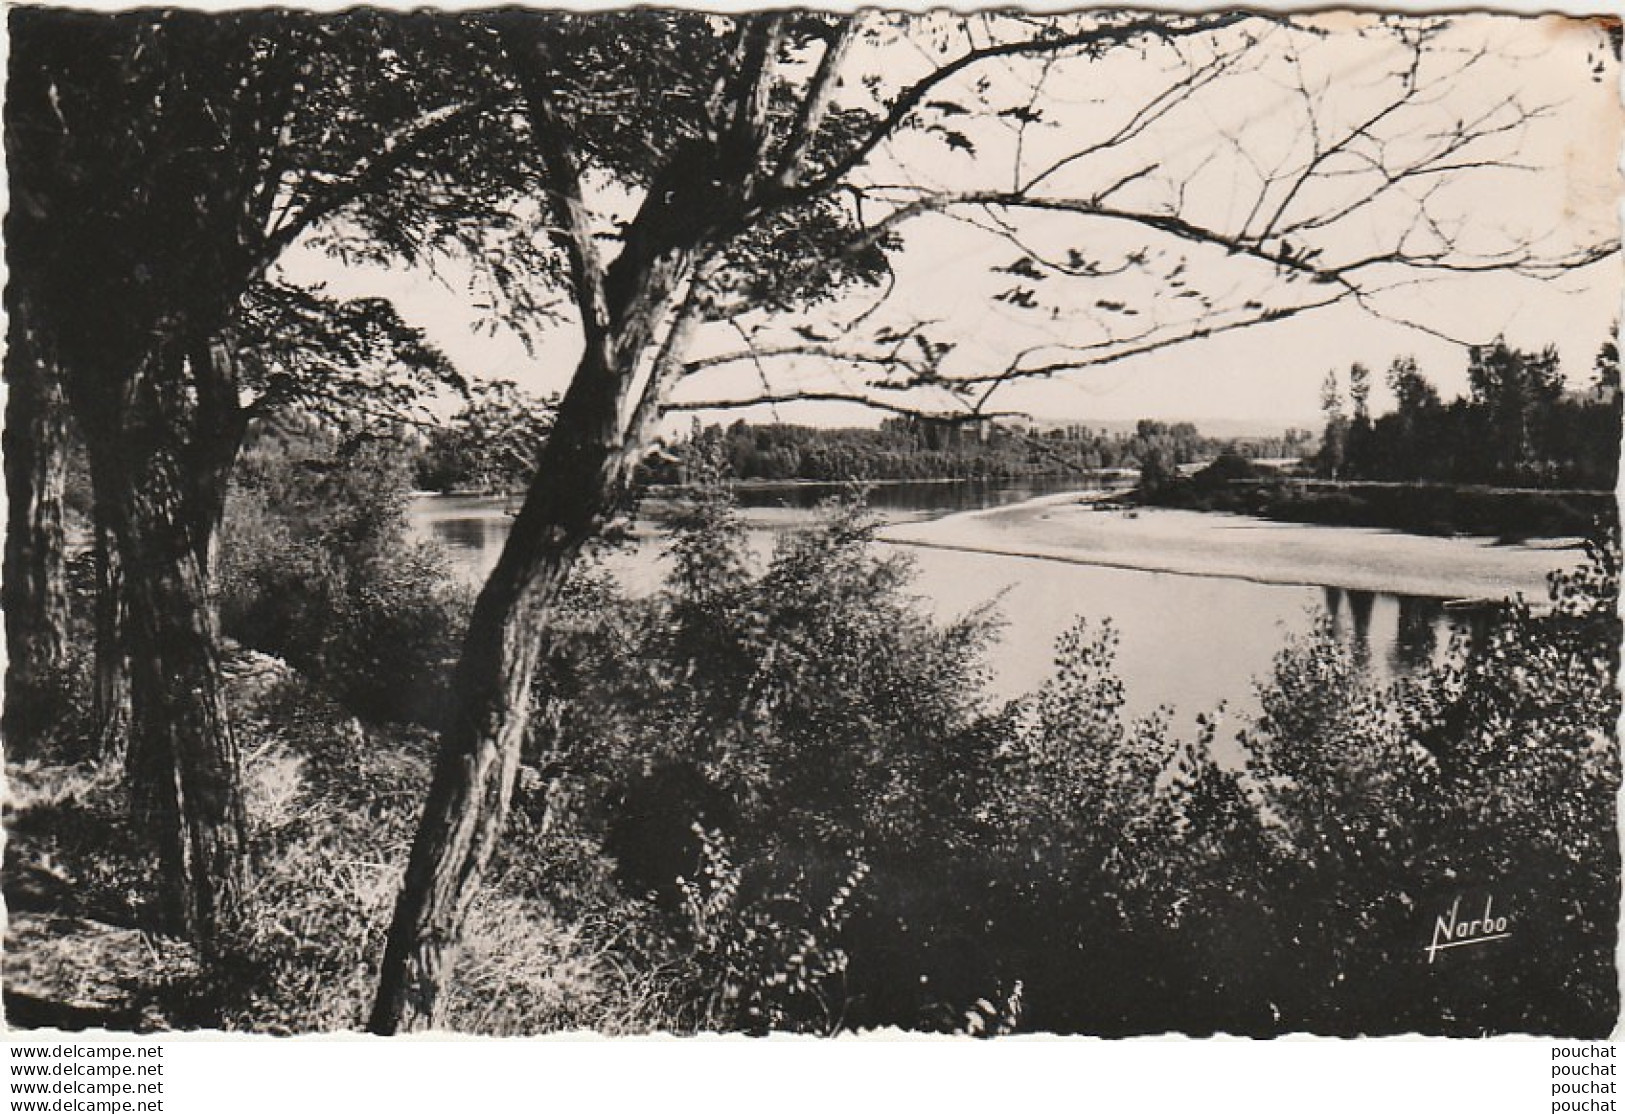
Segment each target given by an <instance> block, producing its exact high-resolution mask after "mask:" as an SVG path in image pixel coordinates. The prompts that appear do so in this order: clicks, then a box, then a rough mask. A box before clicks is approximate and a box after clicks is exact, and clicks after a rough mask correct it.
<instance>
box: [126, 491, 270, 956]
mask: <svg viewBox="0 0 1625 1114" xmlns="http://www.w3.org/2000/svg"><path fill="white" fill-rule="evenodd" d="M123 495H124V498H123V499H122V500H121V507H120V519H121V521H120V524H119V525H120V531H119V532H120V538H121V542H122V545H121V550H122V554H121V556H122V558H123V560H124V561H125V563H126V564H127V565H129V566H130V567H137V568H142V569H145V570H146V574H145V575H143V576H138V577H131V578H130V579H129V581H128V583H127V589H128V591H127V606H128V620H129V621H128V624H127V626H126V629H125V639H126V643H125V644H126V645H127V646H128V649H129V653H130V696H131V705H130V710H131V725H130V745H129V753H128V757H127V759H126V761H127V770H128V774H129V778H130V782H131V789H132V797H133V799H134V801H135V807H136V809H137V811H138V815H139V817H140V819H142V820H143V821H145V826H147V827H149V830H151V831H153V832H154V833H156V836H157V841H158V852H159V857H160V864H161V867H162V870H161V874H160V878H161V881H162V886H161V902H162V906H161V908H162V913H163V919H164V923H165V927H166V928H168V929H169V930H170V931H172V932H176V933H179V934H183V935H185V936H188V937H190V938H191V939H193V940H195V941H197V942H198V943H199V944H200V945H201V946H202V947H203V948H204V950H205V951H206V952H207V951H209V950H210V949H211V948H212V945H213V943H214V940H215V936H216V933H217V930H218V929H219V927H220V926H221V924H222V923H223V922H224V921H225V919H226V918H228V917H229V916H230V914H231V912H232V911H233V909H234V908H235V905H236V903H237V900H238V899H239V897H240V896H241V894H242V889H243V879H244V876H245V872H246V863H245V854H246V837H245V818H244V812H243V802H242V795H241V788H240V787H241V772H240V760H239V757H238V752H237V743H236V738H235V736H234V735H233V733H232V730H231V722H230V717H229V715H228V713H227V709H226V705H225V700H224V689H223V684H222V678H221V673H220V661H219V652H218V649H217V644H218V643H217V634H216V629H215V617H214V613H213V610H212V607H211V604H210V601H209V593H208V584H207V574H206V569H205V567H204V565H203V563H202V562H201V561H199V559H198V555H197V554H196V552H195V551H194V550H193V549H192V547H191V546H190V545H189V544H188V542H189V540H190V536H189V532H188V529H187V527H186V525H185V524H184V522H183V521H182V515H181V513H180V512H179V510H178V508H177V507H176V506H175V505H174V504H173V503H171V502H170V501H169V500H166V499H164V498H162V496H161V495H160V496H159V497H157V498H154V497H152V495H151V493H149V492H143V491H139V490H136V491H126V492H124V493H123Z"/></svg>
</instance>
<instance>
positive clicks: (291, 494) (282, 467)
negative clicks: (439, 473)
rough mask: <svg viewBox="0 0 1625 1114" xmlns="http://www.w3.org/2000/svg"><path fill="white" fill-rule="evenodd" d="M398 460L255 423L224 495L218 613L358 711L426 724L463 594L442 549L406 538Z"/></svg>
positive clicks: (238, 632) (248, 639)
mask: <svg viewBox="0 0 1625 1114" xmlns="http://www.w3.org/2000/svg"><path fill="white" fill-rule="evenodd" d="M406 500H407V482H406V470H405V466H404V464H403V463H401V459H400V455H399V454H398V453H396V452H394V451H393V450H392V448H391V447H390V446H388V445H372V446H368V447H364V448H362V449H360V450H359V451H356V452H353V453H350V454H340V453H338V452H337V451H336V449H335V447H334V446H333V445H332V444H331V443H330V442H329V441H328V440H327V439H326V438H324V437H323V436H321V435H320V434H319V433H314V432H305V433H301V434H297V435H292V436H289V435H277V434H276V433H274V432H273V433H268V434H262V436H261V437H260V439H259V440H258V441H257V442H256V443H255V444H253V445H251V446H250V448H249V449H248V450H247V451H246V452H245V455H244V460H243V462H242V465H241V467H240V468H239V470H238V477H237V481H236V483H235V484H234V486H233V489H232V491H231V493H230V496H229V497H228V500H227V505H226V517H225V523H224V526H223V529H222V531H221V542H220V556H219V561H218V566H217V571H216V582H217V593H218V599H219V606H220V615H221V623H222V626H223V627H224V629H225V631H226V633H227V634H229V635H231V636H232V637H234V638H236V639H238V640H239V641H241V642H242V643H244V644H245V645H248V646H252V647H254V648H256V649H260V650H264V651H266V652H268V653H271V654H275V655H277V656H279V657H282V658H284V659H285V660H287V661H288V662H290V663H291V664H293V665H295V666H296V667H297V668H299V669H301V670H303V671H305V672H307V673H308V674H310V675H311V676H312V677H314V678H316V679H318V680H319V681H321V683H323V684H324V685H325V686H326V687H327V688H328V689H329V691H331V692H333V693H334V694H335V695H337V696H338V697H339V698H340V699H342V700H343V701H344V702H345V703H347V704H348V705H350V706H351V707H352V708H354V709H355V710H356V711H357V712H358V713H360V714H362V715H365V716H367V717H368V718H370V719H374V720H379V721H400V722H416V723H424V724H432V723H435V722H437V718H438V715H439V711H440V708H441V706H442V701H443V698H444V691H443V687H444V678H445V675H446V671H447V668H448V666H449V664H450V662H451V661H452V660H453V659H454V657H455V654H456V652H457V646H458V640H459V638H460V635H461V632H462V629H463V627H464V625H465V624H466V615H467V610H468V606H469V601H468V596H467V592H466V590H465V589H463V588H462V587H461V586H459V585H458V584H457V583H456V582H455V581H453V579H452V578H451V576H450V575H449V573H448V571H447V568H446V565H445V562H444V559H443V556H442V555H441V553H440V552H439V551H438V550H437V549H435V548H434V547H432V546H430V545H427V544H413V543H411V542H410V541H409V540H408V538H407V526H406Z"/></svg>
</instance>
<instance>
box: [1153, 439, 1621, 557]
mask: <svg viewBox="0 0 1625 1114" xmlns="http://www.w3.org/2000/svg"><path fill="white" fill-rule="evenodd" d="M1121 502H1122V504H1123V505H1125V506H1137V507H1158V508H1163V509H1169V510H1186V511H1205V512H1214V511H1218V512H1228V513H1231V514H1240V515H1249V516H1252V517H1256V518H1267V519H1272V520H1275V521H1279V522H1299V523H1305V524H1309V525H1315V526H1366V527H1374V528H1376V529H1381V530H1395V531H1399V532H1402V533H1405V534H1428V535H1437V536H1441V537H1451V536H1454V535H1458V534H1471V535H1478V536H1481V537H1488V538H1494V539H1497V540H1498V541H1501V542H1523V541H1528V540H1530V539H1534V538H1568V537H1575V536H1580V535H1584V534H1586V533H1587V532H1588V531H1589V530H1591V529H1592V524H1593V523H1594V522H1595V521H1596V520H1598V519H1600V518H1607V517H1609V516H1612V515H1615V514H1617V511H1616V508H1615V504H1614V496H1613V493H1612V492H1611V491H1590V490H1580V489H1572V488H1571V489H1554V488H1519V487H1492V486H1487V485H1483V484H1447V483H1415V482H1406V483H1397V482H1389V481H1376V480H1320V479H1305V478H1298V477H1276V476H1269V475H1266V474H1264V473H1262V472H1260V471H1259V470H1258V469H1257V468H1255V467H1253V466H1252V465H1250V464H1249V463H1247V462H1246V461H1242V460H1240V459H1239V458H1234V457H1232V458H1228V459H1227V458H1224V457H1221V458H1220V459H1219V460H1218V461H1215V462H1214V463H1213V464H1212V465H1209V466H1208V467H1207V468H1205V469H1203V470H1202V471H1201V472H1198V473H1197V474H1196V475H1194V476H1190V477H1177V478H1173V479H1171V480H1168V481H1165V482H1163V483H1161V484H1158V485H1157V486H1156V487H1155V489H1153V490H1150V491H1147V490H1145V489H1144V488H1143V487H1142V488H1141V489H1139V490H1136V491H1134V492H1132V493H1129V494H1127V495H1124V496H1123V497H1122V499H1121Z"/></svg>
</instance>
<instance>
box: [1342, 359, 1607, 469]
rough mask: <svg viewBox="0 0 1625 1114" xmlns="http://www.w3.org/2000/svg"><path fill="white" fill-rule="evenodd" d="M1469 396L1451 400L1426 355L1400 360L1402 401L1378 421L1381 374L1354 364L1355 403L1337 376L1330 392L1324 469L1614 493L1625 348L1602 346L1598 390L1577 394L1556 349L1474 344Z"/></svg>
mask: <svg viewBox="0 0 1625 1114" xmlns="http://www.w3.org/2000/svg"><path fill="white" fill-rule="evenodd" d="M1467 380H1468V385H1469V387H1468V390H1469V393H1468V394H1467V396H1466V397H1463V398H1456V399H1452V400H1451V401H1450V402H1448V403H1446V402H1444V401H1443V400H1442V399H1441V398H1440V397H1439V392H1438V390H1437V389H1436V388H1435V387H1434V386H1433V384H1431V383H1429V382H1428V380H1427V378H1426V377H1425V376H1424V375H1423V373H1422V371H1421V369H1420V368H1418V367H1417V364H1416V361H1415V360H1414V359H1409V358H1400V359H1396V360H1395V361H1394V362H1393V363H1392V364H1391V365H1390V366H1389V368H1388V373H1387V382H1388V386H1389V388H1390V389H1391V390H1392V391H1393V393H1394V398H1395V402H1396V405H1395V407H1394V409H1393V410H1392V411H1391V412H1389V413H1386V414H1382V415H1380V416H1378V417H1375V418H1373V417H1372V415H1371V411H1370V395H1371V372H1370V370H1369V369H1368V368H1366V367H1364V366H1363V365H1361V364H1355V365H1353V366H1352V367H1351V368H1350V369H1349V373H1348V405H1347V406H1346V405H1345V402H1344V398H1343V392H1342V391H1341V390H1340V388H1339V385H1338V382H1337V376H1336V373H1335V372H1332V373H1328V375H1327V379H1326V383H1325V386H1324V388H1323V391H1322V406H1323V409H1324V411H1325V413H1326V427H1325V432H1324V433H1323V434H1322V439H1321V449H1320V452H1319V455H1318V457H1317V461H1316V463H1317V466H1318V470H1319V472H1320V474H1321V475H1323V476H1327V477H1329V478H1338V479H1359V480H1400V481H1427V482H1434V483H1457V484H1493V485H1503V486H1511V487H1569V488H1585V489H1588V490H1592V491H1612V490H1613V489H1614V485H1615V482H1616V480H1617V478H1618V472H1619V437H1620V415H1621V403H1620V388H1619V352H1618V349H1617V347H1616V346H1615V344H1614V342H1612V341H1609V342H1607V343H1606V344H1604V346H1603V347H1602V349H1601V350H1600V351H1599V352H1598V354H1597V358H1596V363H1595V374H1594V378H1593V381H1592V383H1591V384H1590V386H1589V387H1588V388H1587V389H1585V390H1582V391H1570V390H1568V389H1567V386H1566V379H1565V377H1564V373H1563V370H1562V368H1561V366H1560V365H1559V362H1558V358H1557V351H1556V349H1554V348H1550V347H1548V348H1545V349H1543V350H1541V351H1540V352H1528V351H1524V350H1522V349H1517V348H1512V347H1510V346H1508V345H1507V344H1506V342H1505V341H1496V342H1495V343H1494V344H1491V345H1486V346H1483V347H1474V348H1472V349H1470V350H1469V352H1468V357H1467Z"/></svg>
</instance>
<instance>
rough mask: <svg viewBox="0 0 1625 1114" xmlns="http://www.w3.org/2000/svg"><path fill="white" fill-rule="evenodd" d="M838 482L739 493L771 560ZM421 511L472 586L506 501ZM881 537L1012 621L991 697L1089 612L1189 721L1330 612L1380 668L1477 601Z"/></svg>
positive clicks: (965, 606)
mask: <svg viewBox="0 0 1625 1114" xmlns="http://www.w3.org/2000/svg"><path fill="white" fill-rule="evenodd" d="M1079 486H1080V485H1079V481H1078V479H1077V478H1070V479H1063V480H1057V481H1053V482H1048V483H1046V482H1043V481H1039V482H1023V483H1006V484H997V483H992V484H947V483H940V484H931V483H927V484H897V485H880V486H876V487H875V488H873V489H871V491H870V492H869V496H868V498H869V504H870V506H871V507H872V508H874V509H875V510H876V511H877V512H879V514H880V516H881V517H882V518H883V519H884V520H885V521H887V522H888V523H906V522H919V521H924V520H930V519H934V518H939V517H941V516H944V515H948V514H953V513H955V512H960V511H969V510H978V509H982V508H988V507H997V506H1002V505H1007V504H1015V503H1020V502H1022V501H1025V500H1028V499H1031V498H1033V497H1034V496H1038V495H1043V494H1046V493H1048V492H1054V491H1057V490H1076V489H1077V488H1078V487H1079ZM831 493H832V489H831V488H829V487H825V486H822V485H785V486H775V487H771V488H751V489H746V490H743V491H741V492H740V502H741V504H742V506H743V511H744V515H745V518H746V521H747V523H748V524H749V526H750V530H751V538H752V543H753V548H754V549H755V551H756V552H757V553H758V554H759V555H761V556H762V557H763V558H765V557H766V555H767V554H768V553H769V552H770V551H771V547H772V543H773V538H774V537H775V536H776V535H778V534H779V533H781V532H782V531H784V530H787V529H793V528H795V527H797V526H800V525H804V524H806V523H807V522H808V521H809V520H810V519H811V517H812V515H813V514H814V513H815V512H814V510H813V509H812V508H813V507H814V506H815V505H816V503H817V502H818V501H819V500H820V499H822V498H827V497H828V496H829V495H830V494H831ZM664 506H665V505H664V504H662V501H661V500H660V499H658V498H656V499H653V500H651V501H648V502H646V504H645V510H646V511H647V512H648V513H646V514H645V515H643V516H640V518H639V520H638V524H637V527H636V529H635V531H634V533H635V541H634V542H633V544H632V545H631V546H630V547H628V548H626V549H624V550H622V551H620V552H617V553H614V554H612V555H611V556H610V557H609V558H608V559H607V563H608V565H609V566H610V568H612V569H613V570H614V572H615V573H616V575H617V576H618V577H619V578H620V580H621V581H622V583H623V584H624V585H625V586H626V587H627V588H628V589H629V590H631V591H634V592H648V591H652V590H653V589H654V588H655V587H657V586H658V584H659V583H660V579H661V576H662V574H663V571H664V564H665V562H664V559H663V558H662V556H661V548H662V544H663V542H662V539H661V536H660V533H659V530H658V527H657V525H656V524H655V523H656V522H657V521H658V519H659V518H660V516H661V512H662V510H663V507H664ZM412 521H413V523H414V526H415V528H416V530H417V531H418V533H419V535H420V536H422V537H427V538H433V539H435V540H437V541H439V542H440V543H442V544H443V545H445V546H446V547H447V549H448V551H449V553H450V555H451V558H452V561H453V562H454V566H455V567H456V569H457V570H458V571H459V572H460V573H461V574H462V575H463V576H465V577H466V578H467V579H468V580H469V581H470V582H471V583H476V584H477V583H478V582H479V580H480V579H481V578H483V576H484V575H485V573H486V572H488V571H489V569H490V567H491V566H492V565H493V564H494V563H495V561H496V557H497V553H498V552H499V550H500V548H501V546H502V543H503V541H504V539H505V538H506V536H507V532H508V527H509V522H510V518H509V514H508V506H507V505H506V504H505V502H504V501H503V500H501V499H490V498H478V497H464V496H423V497H420V498H418V499H417V500H416V501H415V502H414V505H413V508H412ZM879 544H882V545H884V546H885V547H886V548H887V549H889V550H892V551H894V552H904V553H906V554H908V556H909V557H910V558H911V559H912V560H913V562H914V564H915V567H916V570H917V576H916V579H915V581H914V591H915V592H916V594H917V595H919V596H920V597H921V599H922V601H923V602H924V603H925V604H926V605H927V606H928V607H929V608H930V609H931V610H932V612H933V613H934V614H935V615H937V616H938V617H939V618H940V619H943V620H947V619H951V618H953V617H955V616H958V615H962V614H964V613H966V612H968V611H970V610H972V609H974V608H976V607H979V606H981V605H982V604H984V603H987V602H989V601H994V602H995V604H996V608H997V611H998V614H999V615H1000V617H1001V618H1002V620H1003V627H1002V630H1001V634H1000V638H999V640H998V642H997V644H996V647H995V649H994V650H993V653H992V660H991V662H990V665H991V667H992V668H991V678H990V687H991V691H992V694H993V695H995V696H999V697H1009V696H1016V695H1020V694H1022V693H1024V692H1028V691H1030V690H1032V689H1034V688H1036V687H1037V686H1038V685H1039V684H1041V683H1042V682H1043V680H1044V679H1045V678H1046V677H1047V676H1048V675H1049V674H1050V672H1051V671H1052V667H1053V658H1054V646H1055V640H1056V638H1057V636H1058V635H1060V634H1061V633H1062V632H1063V631H1064V630H1066V629H1067V628H1068V627H1069V626H1071V625H1072V624H1073V623H1074V622H1075V621H1077V619H1078V618H1079V617H1087V618H1089V619H1090V620H1094V621H1099V620H1104V619H1109V620H1110V621H1111V622H1112V624H1113V626H1114V627H1115V629H1116V631H1117V633H1118V636H1119V645H1118V670H1119V673H1120V675H1121V677H1122V679H1123V681H1124V683H1125V685H1126V688H1127V702H1128V708H1129V711H1130V712H1132V713H1135V714H1143V713H1146V712H1149V711H1151V710H1153V709H1155V708H1157V707H1159V706H1169V707H1171V708H1173V709H1174V710H1175V713H1176V719H1177V721H1179V722H1183V723H1189V722H1190V721H1191V720H1192V719H1193V718H1194V716H1195V715H1196V714H1197V713H1201V712H1211V711H1212V710H1213V709H1215V708H1216V707H1217V706H1218V705H1219V704H1220V703H1221V702H1222V703H1225V704H1227V705H1228V707H1229V708H1230V709H1232V710H1235V711H1244V710H1249V709H1252V708H1254V707H1256V698H1255V697H1254V695H1253V682H1254V680H1255V679H1256V678H1259V677H1261V676H1263V675H1265V674H1267V673H1268V671H1269V669H1270V666H1271V663H1272V661H1273V659H1274V657H1275V655H1276V654H1277V653H1278V652H1279V651H1280V650H1281V649H1282V647H1283V646H1284V645H1285V644H1286V641H1287V640H1288V638H1290V637H1293V636H1301V635H1304V634H1307V633H1308V632H1310V631H1311V630H1312V629H1313V627H1314V626H1315V625H1316V623H1317V622H1319V621H1320V620H1321V619H1322V618H1323V617H1325V616H1327V615H1330V617H1331V620H1332V623H1333V625H1334V629H1335V630H1336V631H1337V632H1338V634H1339V636H1340V637H1342V638H1344V639H1345V640H1346V641H1347V643H1348V644H1349V646H1350V647H1351V649H1352V650H1353V651H1354V653H1355V655H1356V657H1357V659H1358V660H1360V661H1362V662H1363V663H1364V664H1365V667H1366V669H1367V670H1368V671H1369V672H1370V674H1371V675H1372V676H1374V677H1375V678H1377V679H1379V680H1388V679H1391V678H1393V677H1395V676H1398V675H1400V674H1403V673H1405V672H1407V671H1409V670H1412V669H1415V668H1416V667H1417V666H1419V665H1420V664H1422V663H1425V662H1427V661H1429V660H1434V659H1436V658H1437V657H1438V656H1439V655H1441V654H1443V653H1444V651H1445V649H1446V648H1447V647H1448V645H1449V643H1450V641H1451V638H1452V636H1453V634H1455V633H1456V632H1457V631H1467V630H1468V629H1469V628H1470V627H1471V625H1472V624H1473V622H1474V620H1475V615H1474V613H1473V612H1472V611H1464V610H1460V609H1457V608H1447V607H1446V606H1445V601H1444V599H1443V598H1435V597H1424V596H1408V595H1398V594H1393V593H1387V592H1374V591H1351V590H1346V589H1341V588H1336V587H1320V586H1305V585H1296V584H1269V583H1256V582H1254V581H1251V580H1245V579H1237V578H1231V577H1222V576H1193V575H1184V574H1179V573H1169V572H1149V571H1142V570H1139V569H1133V568H1115V567H1104V566H1099V565H1090V564H1080V563H1074V562H1069V561H1060V560H1052V559H1048V558H1043V557H1023V556H1010V555H1007V554H1003V553H982V552H966V551H961V550H956V549H946V548H926V547H921V546H915V545H894V544H891V543H884V542H882V543H879Z"/></svg>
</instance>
